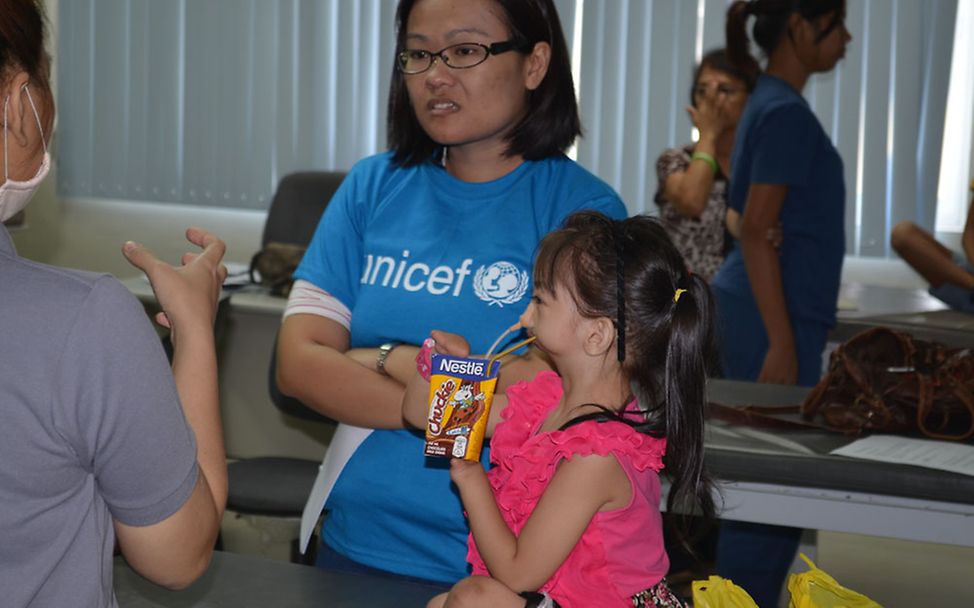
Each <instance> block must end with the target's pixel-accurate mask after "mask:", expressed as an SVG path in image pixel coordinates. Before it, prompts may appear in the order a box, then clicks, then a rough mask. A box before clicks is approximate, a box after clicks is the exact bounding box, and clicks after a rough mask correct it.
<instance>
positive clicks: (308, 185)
mask: <svg viewBox="0 0 974 608" xmlns="http://www.w3.org/2000/svg"><path fill="white" fill-rule="evenodd" d="M344 177H345V174H344V173H339V172H302V173H291V174H289V175H286V176H284V177H283V178H282V179H281V182H280V184H278V188H277V191H276V192H275V194H274V199H273V200H272V201H271V207H270V210H269V211H268V213H267V221H266V222H265V224H264V233H263V235H262V237H261V247H263V246H264V245H266V244H267V243H268V242H271V241H274V242H279V243H291V244H295V245H302V246H307V244H308V243H309V242H310V241H311V237H312V235H313V234H314V230H315V227H316V226H317V225H318V221H319V220H320V218H321V214H322V213H323V212H324V210H325V207H326V206H327V205H328V201H330V200H331V197H332V195H333V194H334V193H335V190H337V189H338V186H339V185H340V184H341V181H342V179H343V178H344ZM276 350H277V339H276V338H275V340H274V345H273V350H272V351H271V362H270V366H269V370H268V389H269V393H270V397H271V402H272V403H273V404H274V405H275V406H276V407H277V408H279V409H280V410H281V411H282V412H283V413H284V414H286V415H288V416H292V417H295V418H301V419H303V420H311V421H316V422H330V423H333V421H331V420H330V419H329V418H326V417H324V416H322V415H320V414H318V413H316V412H314V411H313V410H311V409H309V408H307V407H306V406H304V404H302V403H301V402H300V401H298V400H297V399H293V398H291V397H288V396H286V395H284V394H283V393H281V391H280V389H278V387H277V381H276V365H277V356H276V354H275V352H276ZM318 465H319V462H318V461H314V460H305V459H301V458H288V457H280V456H262V457H255V458H245V459H241V460H237V461H234V462H231V463H230V464H229V465H228V467H227V473H228V486H229V487H228V496H227V509H228V510H230V511H234V512H236V513H241V514H247V515H262V516H270V517H295V518H300V517H301V513H302V511H303V510H304V504H305V501H306V500H307V499H308V494H310V492H311V487H312V485H313V484H314V480H315V477H316V476H317V474H318ZM297 545H298V540H297V539H295V540H294V543H293V547H292V552H291V561H295V562H299V563H312V562H313V561H314V552H313V550H309V552H308V553H306V554H305V555H304V556H301V555H300V554H299V552H298V550H297ZM315 546H316V545H315V544H314V543H312V544H311V545H310V547H311V548H312V549H313V548H314V547H315Z"/></svg>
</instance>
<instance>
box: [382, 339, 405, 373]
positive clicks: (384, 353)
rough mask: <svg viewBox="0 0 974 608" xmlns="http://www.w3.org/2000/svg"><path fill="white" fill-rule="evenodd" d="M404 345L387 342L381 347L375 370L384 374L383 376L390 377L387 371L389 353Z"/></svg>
mask: <svg viewBox="0 0 974 608" xmlns="http://www.w3.org/2000/svg"><path fill="white" fill-rule="evenodd" d="M400 344H402V342H386V343H385V344H383V345H382V346H380V347H379V356H378V357H376V359H375V370H376V371H377V372H379V373H380V374H382V375H383V376H388V375H389V372H387V371H386V359H388V358H389V353H391V352H392V349H394V348H395V347H397V346H399V345H400Z"/></svg>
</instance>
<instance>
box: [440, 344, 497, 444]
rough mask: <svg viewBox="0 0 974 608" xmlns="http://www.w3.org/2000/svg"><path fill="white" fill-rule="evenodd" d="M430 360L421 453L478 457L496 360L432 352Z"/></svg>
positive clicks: (493, 383) (492, 385) (491, 391)
mask: <svg viewBox="0 0 974 608" xmlns="http://www.w3.org/2000/svg"><path fill="white" fill-rule="evenodd" d="M431 361H432V367H433V369H432V371H431V373H430V393H429V401H430V404H429V415H428V416H427V418H426V448H425V450H424V453H425V454H426V455H427V456H444V457H453V458H463V459H466V460H474V461H479V460H480V449H481V447H483V444H484V433H485V432H486V431H487V415H488V413H489V412H490V402H491V400H492V399H493V397H494V389H495V387H496V386H497V372H498V371H499V370H500V367H501V366H500V363H499V362H497V361H494V362H493V365H491V364H490V363H491V362H490V361H488V360H487V359H473V358H463V357H451V356H449V355H439V354H435V353H434V354H433V356H432V357H431ZM488 367H491V368H492V369H488Z"/></svg>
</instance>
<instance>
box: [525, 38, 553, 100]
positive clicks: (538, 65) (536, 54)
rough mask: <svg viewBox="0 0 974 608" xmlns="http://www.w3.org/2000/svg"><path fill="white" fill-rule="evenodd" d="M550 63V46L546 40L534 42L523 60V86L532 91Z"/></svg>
mask: <svg viewBox="0 0 974 608" xmlns="http://www.w3.org/2000/svg"><path fill="white" fill-rule="evenodd" d="M550 63H551V46H550V45H549V44H548V43H547V42H538V43H536V44H535V45H534V48H533V49H531V53H530V54H529V55H528V58H527V61H526V62H525V68H524V86H525V88H527V90H529V91H533V90H535V89H537V88H538V87H539V86H541V82H542V81H543V80H544V77H545V75H547V74H548V65H549V64H550Z"/></svg>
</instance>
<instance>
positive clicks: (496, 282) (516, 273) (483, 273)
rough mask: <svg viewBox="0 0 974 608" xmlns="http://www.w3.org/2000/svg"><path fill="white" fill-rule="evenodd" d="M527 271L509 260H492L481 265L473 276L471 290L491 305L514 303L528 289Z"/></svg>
mask: <svg viewBox="0 0 974 608" xmlns="http://www.w3.org/2000/svg"><path fill="white" fill-rule="evenodd" d="M528 279H529V277H528V273H526V272H523V271H521V270H520V269H518V267H517V266H515V265H514V264H511V263H510V262H494V263H493V264H491V265H490V266H481V267H480V269H479V270H478V271H477V274H476V275H474V278H473V291H474V293H475V294H477V297H478V298H480V299H481V300H483V301H484V302H487V303H488V304H490V305H491V306H493V305H494V304H497V305H498V306H501V307H503V306H504V305H505V304H514V303H515V302H517V301H519V300H520V299H521V298H523V297H524V293H525V292H526V291H527V290H528Z"/></svg>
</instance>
